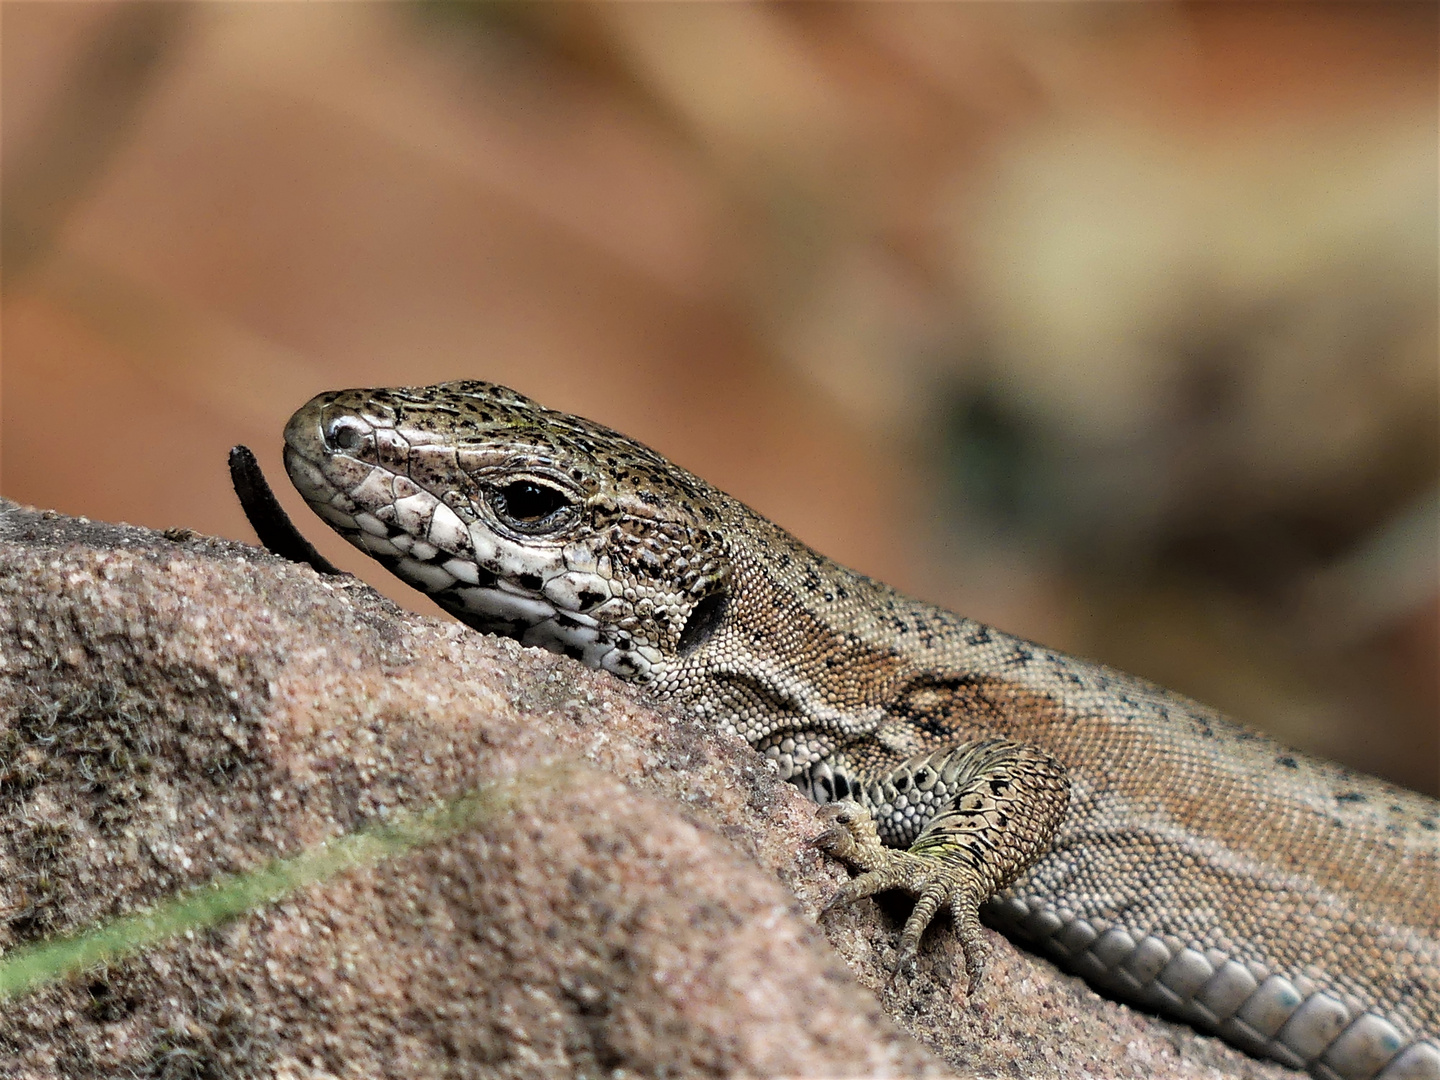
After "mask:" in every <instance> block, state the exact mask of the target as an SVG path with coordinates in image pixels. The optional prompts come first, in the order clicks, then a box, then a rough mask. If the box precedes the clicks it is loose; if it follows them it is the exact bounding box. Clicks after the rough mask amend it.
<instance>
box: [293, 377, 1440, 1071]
mask: <svg viewBox="0 0 1440 1080" xmlns="http://www.w3.org/2000/svg"><path fill="white" fill-rule="evenodd" d="M285 437H286V466H287V469H288V470H289V472H290V475H291V478H292V480H293V481H294V482H295V484H296V486H297V487H298V488H299V490H300V491H301V493H302V494H303V495H304V496H305V498H306V499H307V500H308V501H309V502H310V504H311V506H312V507H313V508H314V509H315V510H316V512H317V513H319V514H320V515H321V516H322V517H324V518H325V519H326V521H327V522H328V523H329V524H331V525H332V527H334V528H335V529H337V530H338V531H339V532H340V533H341V534H342V535H344V536H345V537H346V538H347V539H348V540H350V541H351V543H353V544H355V545H356V546H358V547H360V548H361V549H362V550H365V551H367V552H369V553H370V554H372V555H374V556H375V557H376V558H377V559H378V560H379V561H380V562H382V563H383V564H384V565H386V566H387V567H388V568H389V569H391V570H392V571H393V572H395V573H396V574H398V575H399V576H400V577H402V578H403V579H405V580H406V581H408V582H410V583H411V584H413V585H415V586H416V587H417V588H420V589H422V590H423V591H425V592H427V593H429V594H430V595H431V596H433V597H434V598H435V599H436V600H437V601H438V602H439V603H440V604H441V605H442V606H444V607H445V608H447V609H448V610H450V611H451V612H453V613H454V614H455V615H456V616H457V617H458V618H460V619H462V620H463V621H465V622H467V623H469V624H470V625H472V626H474V627H476V628H478V629H481V630H485V631H489V632H495V633H502V634H508V635H510V636H513V637H517V638H519V639H520V640H522V641H524V642H526V643H529V644H536V645H542V646H545V647H547V648H550V649H552V650H554V651H558V652H564V653H566V654H567V655H570V656H572V657H574V658H576V659H578V660H580V661H582V662H584V663H586V664H588V665H590V666H592V667H598V668H604V669H605V670H608V671H611V672H613V673H614V674H616V675H619V676H621V677H623V678H627V679H631V680H634V681H637V682H641V683H644V684H646V685H648V686H649V687H650V688H651V689H652V690H653V691H654V692H656V693H659V694H662V695H664V696H667V697H670V698H673V699H676V700H678V701H681V702H684V703H685V704H686V705H688V707H689V708H691V709H692V710H694V711H695V712H696V713H698V714H699V715H701V716H704V717H707V718H709V719H710V720H712V721H713V722H714V724H715V725H716V727H717V728H719V729H728V730H733V731H736V732H739V733H740V734H741V735H743V736H744V737H745V739H747V740H748V741H749V742H750V744H751V745H752V746H754V747H755V748H756V749H757V750H758V751H759V752H760V753H762V754H764V755H765V756H766V757H767V758H768V759H769V760H770V761H771V762H772V763H773V764H774V765H775V767H776V768H777V769H778V770H779V771H780V773H781V775H782V776H784V777H786V778H787V779H789V780H790V781H791V782H793V783H795V784H797V785H798V786H799V787H801V788H802V789H803V790H805V791H806V792H807V793H808V794H810V795H811V797H813V798H815V799H816V801H817V802H822V803H824V802H830V801H833V800H838V799H854V800H856V801H858V802H860V803H861V804H863V805H865V806H867V807H868V808H869V810H870V811H871V812H872V813H873V814H874V817H875V823H876V826H877V827H878V829H879V833H880V837H881V838H882V839H883V840H884V842H885V843H886V844H889V845H891V846H893V847H896V848H906V847H908V846H909V845H910V844H911V843H913V842H914V841H915V840H916V837H917V836H918V835H919V833H920V831H921V830H922V829H923V828H924V827H925V826H926V825H927V823H929V822H930V821H931V820H932V819H934V818H935V816H936V815H937V814H940V813H941V812H942V811H944V809H945V807H946V806H947V805H949V803H948V802H947V800H949V799H952V798H953V797H954V794H955V792H954V790H953V789H949V790H947V789H946V788H945V787H944V779H943V778H942V777H939V773H940V772H943V771H944V770H943V769H940V768H931V769H929V770H928V771H927V770H926V768H925V765H924V763H925V762H926V761H929V760H932V759H933V760H935V761H940V760H941V757H937V754H941V752H943V754H956V753H958V751H957V749H956V748H961V747H966V746H970V745H973V744H974V743H976V742H979V741H983V740H986V739H994V738H997V737H998V738H1001V739H1004V740H1012V741H1013V742H1014V743H1016V744H1020V745H1021V746H1023V747H1029V748H1035V750H1036V752H1037V754H1038V755H1039V758H1040V759H1053V760H1054V761H1057V762H1059V763H1060V765H1062V766H1063V769H1064V772H1065V774H1066V775H1067V776H1068V780H1069V788H1070V793H1069V806H1068V810H1066V811H1065V813H1064V817H1063V820H1061V821H1060V822H1059V825H1058V829H1057V830H1056V831H1055V833H1054V835H1053V838H1051V840H1050V843H1049V845H1048V849H1046V850H1045V851H1044V852H1043V853H1042V854H1040V855H1039V857H1038V859H1037V860H1036V861H1034V862H1033V864H1031V865H1030V866H1029V869H1028V870H1025V871H1024V872H1023V873H1022V874H1021V875H1020V876H1019V878H1018V879H1017V880H1015V881H1014V882H1013V883H1011V884H1010V885H1009V887H1008V888H1005V889H1004V890H1003V891H1001V892H1000V893H999V894H998V895H996V896H994V897H993V898H992V899H991V901H990V902H989V904H988V905H987V906H986V908H985V915H986V917H987V919H988V920H989V921H991V922H992V923H994V924H995V925H997V926H998V927H1000V928H1001V929H1004V930H1005V931H1006V932H1007V933H1009V934H1011V935H1012V936H1014V937H1016V938H1018V939H1020V940H1022V941H1025V942H1026V943H1027V944H1029V945H1030V946H1031V947H1032V948H1034V949H1036V950H1037V951H1039V952H1041V953H1042V954H1044V955H1047V956H1050V957H1052V958H1053V959H1055V960H1056V961H1057V962H1058V963H1060V964H1062V965H1063V966H1065V967H1067V968H1069V969H1071V970H1073V971H1075V972H1077V973H1079V974H1080V975H1082V976H1084V977H1085V978H1086V979H1088V980H1089V981H1090V982H1092V983H1093V984H1094V985H1095V986H1097V987H1098V988H1100V989H1101V990H1103V991H1105V992H1106V993H1109V994H1111V995H1113V996H1116V997H1119V998H1121V999H1123V1000H1128V1001H1132V1002H1135V1003H1137V1004H1140V1005H1143V1006H1145V1007H1149V1008H1153V1009H1156V1010H1158V1011H1161V1012H1165V1013H1167V1014H1169V1015H1171V1016H1174V1017H1177V1018H1179V1019H1182V1020H1185V1021H1187V1022H1189V1023H1192V1024H1194V1025H1195V1026H1197V1027H1199V1028H1201V1029H1204V1030H1209V1031H1214V1032H1217V1033H1218V1034H1220V1035H1222V1036H1223V1037H1224V1038H1226V1039H1227V1040H1229V1041H1230V1042H1232V1043H1234V1044H1235V1045H1238V1046H1240V1047H1241V1048H1242V1049H1245V1050H1247V1051H1249V1052H1251V1053H1254V1054H1256V1055H1259V1056H1269V1057H1273V1058H1275V1059H1277V1060H1280V1061H1282V1062H1285V1063H1286V1064H1289V1065H1291V1066H1293V1067H1295V1068H1301V1069H1307V1070H1309V1071H1310V1072H1311V1073H1313V1074H1314V1075H1315V1076H1317V1077H1323V1078H1331V1077H1343V1078H1345V1080H1362V1078H1366V1080H1368V1078H1370V1077H1376V1076H1378V1077H1381V1078H1382V1080H1401V1078H1407V1080H1409V1078H1413V1080H1440V803H1437V802H1436V801H1435V800H1433V799H1429V798H1427V797H1424V796H1421V795H1418V794H1416V793H1413V792H1408V791H1405V790H1403V789H1400V788H1396V787H1394V786H1392V785H1389V784H1386V783H1384V782H1382V781H1380V780H1377V779H1374V778H1372V777H1368V776H1363V775H1359V774H1356V773H1353V772H1350V771H1348V770H1345V769H1342V768H1339V767H1337V766H1334V765H1332V764H1329V763H1326V762H1322V761H1317V760H1314V759H1311V758H1307V757H1305V756H1303V755H1301V754H1299V753H1296V752H1294V751H1290V750H1287V749H1285V748H1284V747H1282V746H1280V745H1278V744H1276V743H1275V742H1273V741H1271V740H1270V739H1267V738H1265V737H1263V736H1260V735H1258V734H1255V733H1253V732H1250V731H1248V730H1246V729H1244V728H1242V727H1240V726H1238V725H1236V724H1234V723H1232V722H1231V721H1229V720H1227V719H1225V718H1224V717H1222V716H1220V715H1219V714H1217V713H1216V712H1214V711H1213V710H1210V709H1207V708H1205V707H1203V706H1200V705H1197V704H1196V703H1194V702H1192V701H1189V700H1187V699H1185V698H1182V697H1180V696H1178V695H1175V694H1172V693H1169V692H1168V691H1165V690H1163V689H1161V688H1159V687H1156V686H1153V685H1151V684H1149V683H1146V682H1144V681H1142V680H1140V679H1136V678H1133V677H1131V676H1128V675H1124V674H1121V673H1119V672H1116V671H1112V670H1110V669H1108V668H1105V667H1102V666H1100V665H1097V664H1092V663H1089V662H1086V661H1083V660H1078V659H1075V658H1073V657H1069V656H1065V655H1063V654H1060V653H1057V652H1053V651H1051V650H1049V649H1046V648H1044V647H1043V646H1039V645H1035V644H1033V643H1030V642H1027V641H1022V640H1020V639H1017V638H1014V637H1011V636H1009V635H1007V634H1004V633H1002V632H1000V631H998V630H995V629H992V628H990V627H987V626H984V625H982V624H980V623H976V622H974V621H972V620H969V619H965V618H962V617H961V616H958V615H955V614H952V613H950V612H948V611H944V610H941V609H939V608H936V607H933V606H931V605H928V604H924V603H921V602H918V601H915V600H912V599H909V598H907V597H905V596H902V595H901V594H899V593H897V592H895V591H894V590H892V589H890V588H889V587H888V586H885V585H883V584H881V583H879V582H876V581H873V580H871V579H869V578H866V577H864V576H862V575H859V574H856V573H854V572H852V571H849V570H846V569H845V568H843V567H840V566H838V565H836V564H835V563H833V562H831V561H829V560H828V559H826V558H824V557H823V556H821V555H818V554H816V553H815V552H813V551H811V550H810V549H809V548H807V547H806V546H805V545H803V544H801V543H800V542H799V541H797V540H795V539H794V538H793V537H791V536H790V535H788V534H787V533H785V532H784V531H782V530H781V529H779V528H778V527H776V526H775V525H773V524H771V523H770V522H768V521H766V520H765V519H763V518H761V517H759V516H758V515H756V514H754V513H753V512H752V511H750V510H749V509H748V508H746V507H745V506H743V505H741V504H740V503H739V502H737V501H735V500H734V499H731V498H730V497H729V496H727V495H725V494H724V493H722V492H719V491H717V490H715V489H714V488H712V487H710V486H709V485H708V484H706V483H705V482H704V481H703V480H700V479H698V478H697V477H694V476H692V475H691V474H689V473H687V472H685V471H684V470H683V469H680V468H679V467H677V466H675V465H673V464H671V463H670V462H668V461H666V460H665V459H664V458H663V457H661V456H660V455H658V454H656V453H654V452H653V451H651V450H649V449H647V448H646V447H644V446H641V445H640V444H638V443H636V442H634V441H633V440H631V439H628V438H626V437H625V436H623V435H620V434H618V433H616V432H614V431H611V430H609V429H608V428H605V427H603V426H601V425H599V424H595V423H592V422H590V421H587V420H583V419H580V418H578V417H573V416H569V415H566V414H564V413H559V412H555V411H552V410H549V409H546V408H544V407H543V406H540V405H538V404H536V403H534V402H532V401H530V400H529V399H527V398H525V397H523V396H521V395H519V394H517V393H515V392H514V391H512V390H508V389H506V388H504V387H499V386H494V385H491V384H488V383H482V382H455V383H446V384H442V385H439V386H432V387H420V388H411V389H390V390H346V391H337V392H332V393H327V394H322V395H320V396H318V397H316V398H315V399H314V400H312V401H311V402H310V403H308V404H307V405H305V406H304V407H303V408H302V409H301V410H300V411H299V412H297V413H296V414H295V416H294V418H292V420H291V421H290V424H289V425H288V427H287V428H286V435H285ZM552 507H553V508H554V509H553V510H551V509H550V508H552ZM517 508H518V509H519V510H533V511H534V514H533V515H532V517H534V518H535V520H533V521H532V520H530V519H529V518H527V517H526V516H525V515H524V514H521V513H518V512H517ZM542 511H543V512H546V513H545V516H543V517H541V516H540V515H541V512H542ZM922 781H923V782H922Z"/></svg>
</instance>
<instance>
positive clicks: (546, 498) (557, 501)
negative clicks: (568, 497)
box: [500, 480, 565, 523]
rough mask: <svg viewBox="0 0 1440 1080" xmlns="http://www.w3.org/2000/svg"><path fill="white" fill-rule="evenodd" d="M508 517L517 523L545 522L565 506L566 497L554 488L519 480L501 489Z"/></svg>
mask: <svg viewBox="0 0 1440 1080" xmlns="http://www.w3.org/2000/svg"><path fill="white" fill-rule="evenodd" d="M500 497H501V498H502V499H503V500H504V509H505V514H506V516H507V517H510V518H513V519H514V520H516V521H524V522H532V523H533V522H536V521H543V520H544V519H545V518H547V517H549V516H550V515H551V514H553V513H554V512H555V511H556V510H559V509H560V508H561V507H562V506H564V505H565V496H563V495H561V494H560V492H558V491H556V490H555V489H554V488H552V487H545V486H544V485H542V484H532V483H531V482H530V481H529V480H517V481H515V483H513V484H506V485H505V486H504V487H503V488H501V489H500Z"/></svg>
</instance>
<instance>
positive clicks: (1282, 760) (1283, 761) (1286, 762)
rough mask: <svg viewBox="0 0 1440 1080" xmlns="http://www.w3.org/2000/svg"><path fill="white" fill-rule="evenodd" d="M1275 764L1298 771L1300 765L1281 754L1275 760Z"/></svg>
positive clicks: (1286, 755)
mask: <svg viewBox="0 0 1440 1080" xmlns="http://www.w3.org/2000/svg"><path fill="white" fill-rule="evenodd" d="M1275 764H1276V765H1279V766H1281V767H1282V768H1286V769H1298V768H1299V767H1300V763H1299V762H1297V761H1296V760H1295V759H1294V758H1293V757H1291V756H1290V755H1289V754H1281V755H1280V756H1279V757H1277V758H1276V759H1275Z"/></svg>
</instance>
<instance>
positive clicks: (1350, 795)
mask: <svg viewBox="0 0 1440 1080" xmlns="http://www.w3.org/2000/svg"><path fill="white" fill-rule="evenodd" d="M1335 801H1336V802H1338V803H1363V802H1369V801H1370V800H1369V798H1368V797H1367V796H1366V795H1365V793H1364V792H1363V791H1342V792H1340V793H1339V794H1337V795H1336V796H1335Z"/></svg>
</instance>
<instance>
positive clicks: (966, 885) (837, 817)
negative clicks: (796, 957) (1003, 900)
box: [814, 802, 990, 993]
mask: <svg viewBox="0 0 1440 1080" xmlns="http://www.w3.org/2000/svg"><path fill="white" fill-rule="evenodd" d="M819 814H820V817H821V818H822V819H825V818H828V819H829V820H830V821H832V822H833V824H832V825H831V826H830V827H829V828H828V829H826V830H825V831H824V832H823V833H821V834H820V835H819V836H817V837H816V838H815V840H814V843H815V845H816V846H817V847H819V848H820V849H821V850H822V851H825V852H827V853H828V854H830V855H833V856H835V857H836V858H837V859H839V860H840V861H842V862H844V863H846V864H847V865H849V866H851V867H853V868H855V869H857V870H859V871H861V873H860V876H859V877H855V878H852V879H851V880H849V881H847V882H846V883H845V884H844V885H842V886H841V887H840V889H839V890H838V891H837V892H836V893H835V895H834V896H833V897H831V899H830V901H829V903H827V904H826V905H825V907H824V909H823V910H822V912H821V914H824V913H825V912H828V911H832V910H834V909H835V908H837V907H841V906H843V905H845V904H851V903H854V902H855V901H856V900H863V899H864V898H865V897H867V896H874V895H875V894H876V893H881V892H885V891H887V890H889V889H902V890H904V891H905V892H908V893H911V894H913V895H914V896H916V897H917V899H916V901H915V909H914V910H913V911H912V912H911V913H910V917H909V918H908V919H906V920H905V928H904V929H903V930H902V931H901V932H900V945H899V950H898V952H897V954H896V959H895V968H894V970H895V974H896V975H900V974H912V973H913V972H914V971H915V966H916V958H917V956H918V955H919V952H920V937H921V935H922V934H924V933H925V928H926V927H927V926H929V925H930V921H931V920H932V919H933V918H934V917H935V913H936V912H937V911H939V910H940V906H941V905H942V904H948V905H949V907H950V915H951V918H953V919H954V922H955V933H956V936H957V937H958V938H959V939H960V949H961V952H962V953H963V954H964V958H965V975H966V980H965V984H964V985H959V986H957V987H956V989H958V990H959V991H960V992H961V993H965V992H967V991H968V990H969V988H970V987H972V986H974V985H976V984H977V983H978V981H979V979H980V975H981V973H982V972H983V971H984V968H985V959H986V957H987V955H988V954H989V948H990V947H989V945H988V943H987V942H986V941H985V937H984V934H983V933H982V932H981V929H980V904H981V902H982V901H983V900H984V899H985V897H986V895H987V893H988V890H987V888H986V882H985V880H984V879H983V877H982V876H981V875H979V874H976V873H975V872H974V870H973V869H972V868H970V867H967V866H963V865H961V866H955V865H947V864H946V863H942V862H940V861H939V860H937V859H935V858H934V857H933V856H928V855H917V854H915V853H914V852H911V851H902V850H899V849H896V848H887V847H886V846H885V845H884V844H882V843H881V842H880V836H879V833H878V832H877V831H876V828H875V819H874V817H872V816H871V814H870V811H869V810H867V809H866V808H865V807H863V806H860V805H859V804H857V803H853V802H840V803H830V804H828V805H826V806H822V807H821V808H820V812H819Z"/></svg>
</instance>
